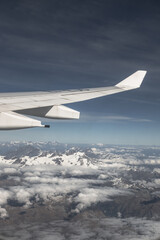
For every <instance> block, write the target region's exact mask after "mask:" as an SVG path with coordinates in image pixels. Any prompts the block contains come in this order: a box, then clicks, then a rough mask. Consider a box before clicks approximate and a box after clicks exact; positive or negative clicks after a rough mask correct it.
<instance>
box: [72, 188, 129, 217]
mask: <svg viewBox="0 0 160 240" xmlns="http://www.w3.org/2000/svg"><path fill="white" fill-rule="evenodd" d="M126 194H129V192H127V191H124V190H120V189H115V188H105V189H104V188H86V189H82V190H81V192H80V193H79V194H78V195H77V196H76V197H75V198H74V201H75V202H77V203H78V205H77V206H76V209H75V210H74V212H76V213H78V212H79V211H81V210H82V209H84V208H87V207H90V206H91V204H96V203H98V202H105V201H111V197H112V196H116V195H126Z"/></svg>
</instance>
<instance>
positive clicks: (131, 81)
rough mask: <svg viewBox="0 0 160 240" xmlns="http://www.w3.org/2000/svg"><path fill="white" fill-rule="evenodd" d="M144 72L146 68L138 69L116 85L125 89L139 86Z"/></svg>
mask: <svg viewBox="0 0 160 240" xmlns="http://www.w3.org/2000/svg"><path fill="white" fill-rule="evenodd" d="M146 73H147V71H146V70H138V71H136V72H135V73H133V74H132V75H130V76H129V77H127V78H125V79H124V80H123V81H121V82H120V83H118V84H117V85H116V87H119V88H124V89H126V90H131V89H135V88H139V87H140V86H141V84H142V82H143V79H144V77H145V75H146Z"/></svg>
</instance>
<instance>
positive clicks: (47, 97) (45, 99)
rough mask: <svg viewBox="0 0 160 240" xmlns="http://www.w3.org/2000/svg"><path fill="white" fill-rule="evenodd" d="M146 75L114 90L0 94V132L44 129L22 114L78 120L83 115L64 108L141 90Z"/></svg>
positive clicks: (140, 74) (139, 73) (142, 73)
mask: <svg viewBox="0 0 160 240" xmlns="http://www.w3.org/2000/svg"><path fill="white" fill-rule="evenodd" d="M145 75H146V71H142V70H139V71H137V72H135V73H134V74H132V75H131V76H129V77H128V78H126V79H124V80H123V81H121V82H120V83H118V84H117V85H115V86H112V87H101V88H87V89H80V90H68V91H47V92H24V93H0V129H1V130H2V129H5V130H6V129H7V130H8V129H21V128H29V127H43V126H45V127H46V125H42V124H41V122H40V121H38V120H35V119H32V118H29V117H26V116H24V115H23V114H27V115H32V116H38V117H44V118H53V119H78V118H79V115H80V113H79V112H77V111H75V110H73V109H70V108H68V107H66V106H63V104H68V103H74V102H80V101H86V100H89V99H93V98H98V97H103V96H106V95H110V94H115V93H119V92H123V91H127V90H132V89H136V88H139V87H140V85H141V83H142V81H143V79H144V77H145Z"/></svg>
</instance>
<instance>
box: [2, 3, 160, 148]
mask: <svg viewBox="0 0 160 240" xmlns="http://www.w3.org/2000/svg"><path fill="white" fill-rule="evenodd" d="M159 26H160V2H159V1H158V0H141V1H137V0H135V1H129V0H81V1H78V0H67V1H65V0H61V1H58V0H34V1H31V0H27V1H26V0H14V1H10V0H5V1H4V0H2V1H0V36H1V37H0V92H20V91H39V90H41V91H43V90H44V91H45V90H63V89H64V90H65V89H77V88H87V87H102V86H112V85H114V84H117V83H118V82H119V81H121V80H123V79H124V78H126V77H127V76H129V75H130V74H132V73H134V72H135V71H137V70H147V75H146V77H145V79H144V82H143V84H142V86H141V88H140V89H137V90H132V91H129V92H123V93H119V94H116V95H111V96H106V97H103V98H99V99H94V100H90V101H86V102H81V103H74V104H69V105H68V106H69V107H71V108H73V109H75V110H78V111H80V112H81V118H80V120H78V121H54V120H53V121H51V120H47V121H45V120H43V122H47V123H50V125H51V128H50V129H41V128H39V129H38V128H37V129H36V128H35V129H27V130H18V131H8V132H7V131H1V132H0V141H10V140H15V141H21V140H27V141H28V140H31V141H59V142H66V143H74V142H75V143H108V144H112V143H113V144H140V145H146V144H149V145H159V144H160V134H159V133H160V95H159V89H160V80H159V75H160V68H159V66H160V57H159V56H160V47H159V42H160V27H159Z"/></svg>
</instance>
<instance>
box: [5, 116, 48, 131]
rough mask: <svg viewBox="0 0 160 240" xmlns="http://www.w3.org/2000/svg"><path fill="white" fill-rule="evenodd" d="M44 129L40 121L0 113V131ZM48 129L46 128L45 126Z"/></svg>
mask: <svg viewBox="0 0 160 240" xmlns="http://www.w3.org/2000/svg"><path fill="white" fill-rule="evenodd" d="M32 127H45V126H44V125H42V124H41V122H40V121H38V120H36V119H32V118H29V117H26V116H23V115H21V114H18V113H15V112H1V113H0V130H11V129H23V128H32ZM46 127H48V126H46Z"/></svg>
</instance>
